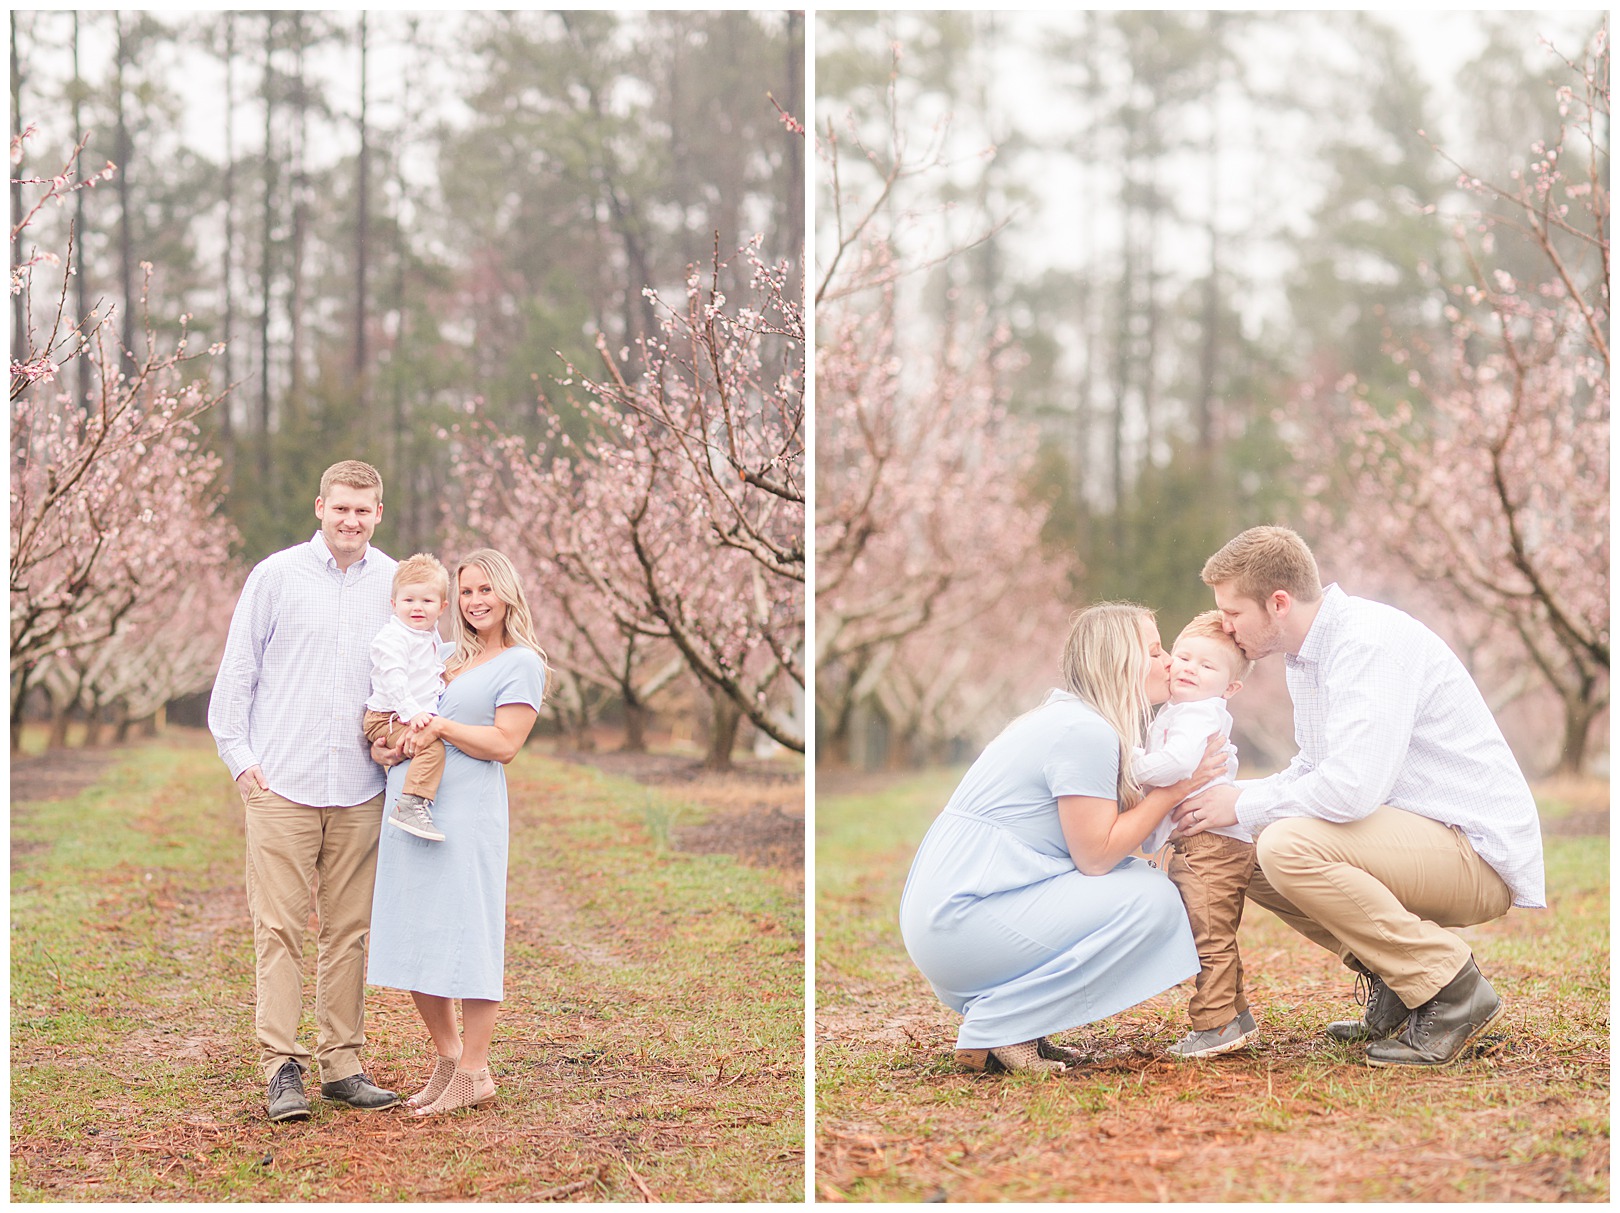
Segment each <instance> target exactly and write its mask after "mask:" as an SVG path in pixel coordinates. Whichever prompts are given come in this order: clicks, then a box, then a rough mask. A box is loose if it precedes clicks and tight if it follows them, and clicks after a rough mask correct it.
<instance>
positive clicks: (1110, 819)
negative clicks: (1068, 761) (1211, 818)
mask: <svg viewBox="0 0 1620 1213" xmlns="http://www.w3.org/2000/svg"><path fill="white" fill-rule="evenodd" d="M1225 743H1226V739H1225V738H1224V737H1222V736H1221V735H1220V734H1219V733H1216V734H1213V735H1212V736H1211V737H1210V739H1209V743H1208V745H1207V746H1206V747H1205V749H1204V758H1203V761H1202V762H1200V763H1199V764H1198V769H1197V770H1196V771H1194V772H1193V773H1192V774H1191V775H1189V776H1188V777H1187V778H1186V779H1182V780H1179V781H1178V782H1176V783H1172V784H1170V785H1168V786H1166V787H1162V788H1154V789H1153V790H1152V791H1150V792H1148V794H1147V795H1145V796H1143V797H1142V799H1141V800H1139V801H1137V803H1136V804H1135V805H1134V806H1133V807H1131V808H1129V809H1127V810H1125V812H1123V813H1121V812H1120V811H1119V802H1118V801H1114V800H1105V799H1103V798H1102V797H1100V796H1059V797H1058V821H1059V822H1060V823H1061V824H1062V826H1063V838H1064V841H1065V842H1067V843H1068V844H1069V856H1070V858H1072V859H1073V860H1074V866H1075V867H1076V868H1078V869H1079V870H1080V871H1081V872H1083V873H1085V875H1087V876H1101V875H1103V874H1104V873H1107V872H1111V871H1113V870H1114V867H1115V866H1116V865H1117V864H1118V863H1119V861H1120V860H1122V859H1124V858H1125V857H1126V856H1127V855H1130V854H1131V853H1133V852H1134V851H1136V849H1137V848H1138V847H1140V846H1141V845H1142V840H1143V839H1144V838H1146V837H1147V836H1148V835H1149V834H1151V833H1152V832H1153V827H1154V826H1156V825H1158V824H1159V823H1160V822H1161V821H1163V820H1164V819H1165V818H1166V817H1167V816H1169V813H1170V810H1171V809H1173V808H1175V807H1176V805H1178V804H1180V803H1181V802H1182V801H1183V800H1185V799H1186V798H1187V797H1188V796H1190V795H1192V793H1194V792H1195V791H1197V790H1198V789H1199V788H1201V787H1203V786H1204V785H1205V784H1206V783H1208V782H1209V781H1210V780H1211V779H1214V778H1215V777H1216V776H1217V775H1219V774H1220V773H1221V772H1222V771H1224V770H1225V769H1226V755H1225V754H1224V753H1222V749H1223V747H1224V746H1225Z"/></svg>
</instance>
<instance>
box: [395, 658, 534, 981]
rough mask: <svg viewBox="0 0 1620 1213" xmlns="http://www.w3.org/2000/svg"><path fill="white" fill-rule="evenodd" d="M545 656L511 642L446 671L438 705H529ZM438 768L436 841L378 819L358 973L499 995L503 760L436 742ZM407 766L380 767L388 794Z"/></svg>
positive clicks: (470, 714) (451, 711)
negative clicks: (450, 675) (440, 748)
mask: <svg viewBox="0 0 1620 1213" xmlns="http://www.w3.org/2000/svg"><path fill="white" fill-rule="evenodd" d="M544 687H545V665H544V663H542V662H541V660H540V657H539V655H538V654H537V653H535V652H534V650H532V649H527V648H524V647H522V646H521V645H515V646H513V647H511V648H509V649H507V650H505V651H504V652H502V653H500V654H498V655H496V656H495V657H492V658H490V659H489V660H488V661H486V662H485V663H484V664H483V665H480V666H477V667H475V668H473V669H471V670H468V671H467V672H466V673H465V674H462V675H460V676H459V677H458V678H456V679H454V680H453V681H452V682H451V683H450V685H449V686H447V687H446V688H445V690H444V694H443V695H442V696H441V697H440V699H439V713H440V714H441V715H443V716H446V717H448V718H449V719H451V720H454V721H456V722H457V723H459V724H472V725H489V724H494V723H495V709H496V708H497V707H499V706H501V705H502V704H507V703H522V704H527V705H528V706H530V707H532V708H535V709H537V710H538V708H539V707H540V696H541V691H542V690H543V689H544ZM444 750H445V763H444V778H443V779H442V780H441V781H440V783H439V796H438V799H437V800H435V801H434V802H433V821H434V824H435V825H437V826H438V827H439V829H440V830H441V831H442V832H443V833H444V841H443V842H432V841H429V840H428V839H425V838H418V837H416V836H415V835H414V834H409V833H407V832H406V831H404V830H401V829H398V828H395V827H392V826H390V825H388V824H387V822H386V820H385V821H384V823H383V828H382V838H381V841H380V842H379V843H378V848H377V885H376V891H375V892H374V893H373V895H372V901H371V952H370V957H369V960H368V963H367V966H366V980H367V981H368V982H370V983H371V984H372V985H374V986H390V987H392V988H394V989H400V990H416V991H418V992H419V993H422V994H436V995H438V996H439V997H441V998H487V999H492V1000H497V1001H498V1000H499V999H500V998H501V996H502V992H503V987H502V973H503V970H504V967H505V956H506V848H507V819H506V768H505V766H503V765H502V764H501V763H499V762H495V761H492V760H484V759H479V758H469V757H468V756H467V755H466V754H463V753H462V752H461V751H460V750H458V749H456V747H455V746H453V745H451V744H450V743H449V742H446V743H445V747H444ZM409 766H410V764H409V763H408V762H403V763H400V764H398V765H397V766H395V767H393V768H392V769H391V770H390V771H389V772H388V792H387V797H386V800H385V803H387V804H393V803H394V800H395V799H396V798H397V797H398V796H399V794H400V791H401V790H402V789H403V787H404V784H405V772H406V769H407V768H408V767H409Z"/></svg>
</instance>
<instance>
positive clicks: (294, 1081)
mask: <svg viewBox="0 0 1620 1213" xmlns="http://www.w3.org/2000/svg"><path fill="white" fill-rule="evenodd" d="M265 1104H266V1105H267V1107H268V1108H269V1111H270V1119H271V1120H308V1119H309V1097H308V1096H307V1095H305V1094H304V1072H303V1071H302V1070H300V1069H299V1068H298V1063H297V1062H296V1061H284V1062H282V1063H281V1068H280V1069H279V1070H277V1071H276V1072H275V1073H274V1074H272V1075H271V1076H270V1093H269V1095H268V1096H267V1097H266V1098H265Z"/></svg>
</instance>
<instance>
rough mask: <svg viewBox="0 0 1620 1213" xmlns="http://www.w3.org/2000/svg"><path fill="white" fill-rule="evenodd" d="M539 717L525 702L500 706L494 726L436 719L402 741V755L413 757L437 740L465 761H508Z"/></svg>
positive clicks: (519, 748)
mask: <svg viewBox="0 0 1620 1213" xmlns="http://www.w3.org/2000/svg"><path fill="white" fill-rule="evenodd" d="M539 715H540V713H539V712H537V711H536V710H535V709H534V708H531V707H530V706H529V705H528V704H526V703H503V704H501V705H500V706H499V707H497V708H496V709H495V723H494V724H461V723H459V722H457V721H454V720H451V719H450V718H449V717H447V716H435V717H434V718H433V719H432V720H430V721H428V722H427V724H426V725H424V726H423V727H422V728H420V729H413V730H411V732H410V734H409V735H408V736H407V737H406V738H405V753H406V754H407V756H409V755H412V754H415V753H416V751H417V750H419V749H421V748H422V747H423V746H425V745H427V744H428V742H430V741H432V740H434V739H435V738H438V739H439V740H441V741H448V742H449V743H450V744H451V745H453V746H455V747H456V749H458V750H460V751H461V752H462V753H463V754H465V755H466V756H467V757H468V758H480V759H484V760H485V761H492V762H511V761H512V759H514V758H516V757H517V752H518V751H519V750H521V749H522V748H523V743H524V742H525V741H527V740H528V739H529V730H531V729H532V728H534V722H535V720H536V719H537V718H538V717H539Z"/></svg>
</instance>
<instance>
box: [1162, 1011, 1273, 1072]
mask: <svg viewBox="0 0 1620 1213" xmlns="http://www.w3.org/2000/svg"><path fill="white" fill-rule="evenodd" d="M1259 1034H1260V1029H1259V1028H1258V1027H1257V1026H1256V1025H1255V1022H1254V1016H1253V1015H1250V1014H1249V1013H1248V1012H1247V1011H1244V1012H1243V1013H1242V1014H1241V1015H1239V1016H1238V1017H1237V1018H1236V1019H1234V1020H1233V1021H1232V1022H1231V1023H1229V1024H1227V1025H1226V1026H1225V1027H1224V1028H1205V1029H1204V1030H1203V1031H1202V1032H1200V1031H1198V1030H1197V1029H1196V1028H1195V1029H1194V1030H1193V1031H1191V1032H1188V1033H1187V1035H1185V1036H1183V1037H1182V1038H1181V1039H1180V1040H1178V1041H1177V1042H1176V1043H1175V1044H1173V1045H1171V1046H1170V1048H1169V1049H1167V1050H1166V1052H1168V1053H1169V1055H1170V1056H1171V1057H1179V1058H1181V1059H1183V1060H1186V1059H1187V1058H1191V1057H1214V1056H1215V1055H1216V1054H1219V1053H1230V1052H1231V1051H1232V1050H1233V1049H1241V1048H1242V1047H1243V1046H1244V1045H1246V1044H1248V1043H1249V1041H1250V1040H1252V1039H1254V1037H1256V1036H1258V1035H1259Z"/></svg>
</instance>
